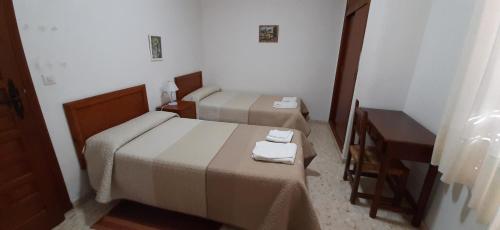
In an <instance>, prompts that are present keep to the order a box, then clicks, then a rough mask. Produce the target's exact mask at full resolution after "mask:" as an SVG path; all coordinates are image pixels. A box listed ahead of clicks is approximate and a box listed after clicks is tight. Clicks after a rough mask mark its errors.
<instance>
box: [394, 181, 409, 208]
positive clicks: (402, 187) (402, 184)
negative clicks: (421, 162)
mask: <svg viewBox="0 0 500 230" xmlns="http://www.w3.org/2000/svg"><path fill="white" fill-rule="evenodd" d="M397 180H398V191H397V193H396V194H395V196H394V201H393V205H396V206H401V201H402V200H403V196H404V194H405V192H406V183H407V180H408V176H407V175H405V176H400V177H398V178H397Z"/></svg>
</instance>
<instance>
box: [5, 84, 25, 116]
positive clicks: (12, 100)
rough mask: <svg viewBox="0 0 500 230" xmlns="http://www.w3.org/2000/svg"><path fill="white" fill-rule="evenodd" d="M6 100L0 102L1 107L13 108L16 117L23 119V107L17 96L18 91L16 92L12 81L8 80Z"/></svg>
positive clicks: (19, 97)
mask: <svg viewBox="0 0 500 230" xmlns="http://www.w3.org/2000/svg"><path fill="white" fill-rule="evenodd" d="M7 92H8V93H7V99H4V100H1V101H0V104H1V105H7V106H9V108H13V109H14V111H15V112H16V115H17V116H18V117H19V118H21V119H23V118H24V106H23V101H22V100H21V96H20V95H19V90H17V88H16V85H15V84H14V81H12V80H11V79H9V80H8V81H7Z"/></svg>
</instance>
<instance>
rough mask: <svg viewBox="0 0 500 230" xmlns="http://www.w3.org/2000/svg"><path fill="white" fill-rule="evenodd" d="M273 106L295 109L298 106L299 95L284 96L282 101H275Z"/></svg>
mask: <svg viewBox="0 0 500 230" xmlns="http://www.w3.org/2000/svg"><path fill="white" fill-rule="evenodd" d="M273 108H277V109H295V108H297V97H283V98H282V99H281V101H275V102H274V103H273Z"/></svg>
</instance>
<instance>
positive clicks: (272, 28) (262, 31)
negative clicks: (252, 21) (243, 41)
mask: <svg viewBox="0 0 500 230" xmlns="http://www.w3.org/2000/svg"><path fill="white" fill-rule="evenodd" d="M278 35H279V25H260V26H259V42H274V43H276V42H278Z"/></svg>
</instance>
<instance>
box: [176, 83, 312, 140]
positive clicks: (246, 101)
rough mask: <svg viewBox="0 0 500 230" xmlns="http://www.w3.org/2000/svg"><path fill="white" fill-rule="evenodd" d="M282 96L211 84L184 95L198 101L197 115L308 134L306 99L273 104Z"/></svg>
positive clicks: (203, 118)
mask: <svg viewBox="0 0 500 230" xmlns="http://www.w3.org/2000/svg"><path fill="white" fill-rule="evenodd" d="M281 99H282V97H279V96H269V95H260V94H252V93H242V92H232V91H221V90H220V88H218V87H210V86H207V87H202V88H200V89H198V90H196V91H194V92H192V93H190V94H188V95H187V96H185V97H184V98H182V100H186V101H194V102H195V103H196V108H197V116H198V119H202V120H208V121H222V122H232V123H239V124H250V125H263V126H274V127H284V128H291V129H297V130H300V131H302V132H303V133H304V134H305V135H306V136H309V133H310V132H311V129H310V127H309V124H308V122H307V117H308V114H309V111H308V109H307V107H306V105H305V104H304V103H303V101H302V100H300V99H298V102H297V104H298V105H297V108H287V109H278V108H273V102H275V101H281Z"/></svg>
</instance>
